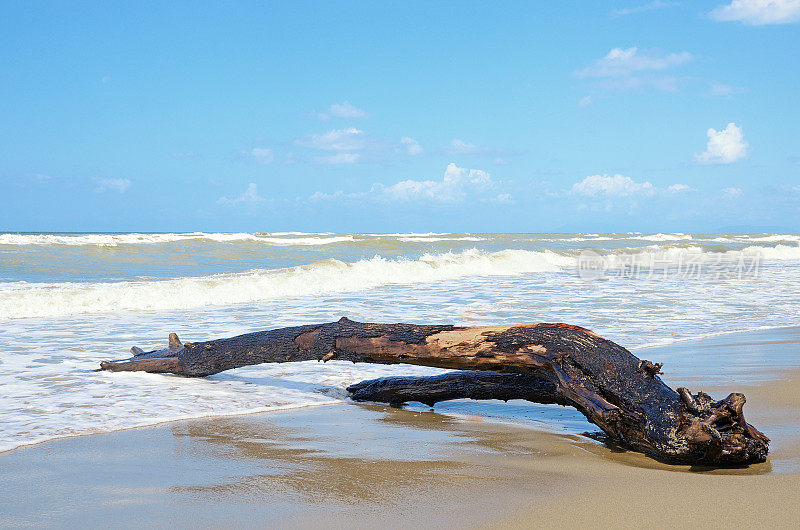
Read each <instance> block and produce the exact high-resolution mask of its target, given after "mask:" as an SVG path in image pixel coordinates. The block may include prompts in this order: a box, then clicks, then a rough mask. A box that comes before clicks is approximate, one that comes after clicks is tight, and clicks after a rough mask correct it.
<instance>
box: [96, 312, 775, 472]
mask: <svg viewBox="0 0 800 530" xmlns="http://www.w3.org/2000/svg"><path fill="white" fill-rule="evenodd" d="M132 351H133V353H134V356H133V357H132V358H130V359H126V360H122V361H109V362H103V363H101V364H100V366H101V369H102V370H109V371H147V372H159V373H173V374H179V375H184V376H189V377H202V376H206V375H211V374H215V373H218V372H222V371H224V370H230V369H232V368H238V367H240V366H247V365H253V364H261V363H270V362H293V361H306V360H321V361H327V360H330V359H340V360H348V361H353V362H369V363H383V364H394V363H407V364H416V365H422V366H434V367H440V368H453V369H457V370H489V371H494V372H506V373H509V372H510V373H512V374H509V375H503V374H501V375H500V376H499V377H497V376H482V375H480V374H477V375H472V376H466V375H463V374H462V375H460V376H459V375H449V378H448V376H440V377H441V378H440V379H439V380H437V379H436V378H433V379H428V380H426V382H423V383H421V384H420V385H418V388H415V389H413V392H409V385H408V384H407V383H406V384H405V390H403V389H402V387H403V385H397V384H396V382H395V383H391V382H390V383H386V382H384V383H383V384H381V383H380V382H374V381H372V382H366V383H361V384H358V385H354V386H353V387H351V389H352V391H353V393H354V396H356V397H357V398H359V399H372V400H376V401H385V402H390V403H399V402H403V401H407V400H411V399H413V400H419V401H422V402H428V403H431V402H435V401H441V400H442V399H452V398H455V397H477V398H480V399H484V398H491V397H498V398H500V399H511V398H513V397H519V398H522V399H527V400H529V401H535V402H544V403H560V404H565V405H571V406H574V407H575V408H577V409H578V410H579V411H581V412H582V413H583V414H584V415H585V416H586V418H587V419H588V420H589V421H591V422H592V423H594V424H596V425H597V426H598V427H600V428H601V429H602V430H603V431H604V432H605V433H606V434H608V435H609V436H610V437H611V438H613V439H614V440H616V441H618V442H619V443H621V444H623V445H625V446H627V447H630V448H631V449H633V450H636V451H640V452H643V453H645V454H647V455H649V456H651V457H653V458H656V459H658V460H662V461H666V462H673V463H681V462H682V463H702V464H710V465H731V464H746V463H752V462H762V461H764V460H765V459H766V455H767V451H768V442H769V439H768V438H767V437H766V436H764V435H763V434H762V433H760V432H759V431H758V430H756V429H755V428H753V427H752V426H751V425H749V424H748V423H747V422H746V421H745V419H744V415H743V413H742V406H743V405H744V402H745V398H744V395H742V394H731V395H729V396H728V397H727V398H725V399H723V400H721V401H714V400H713V399H711V398H710V397H709V396H707V395H706V394H703V393H702V392H700V393H698V394H697V395H694V396H693V395H692V394H690V393H689V391H688V390H686V389H678V391H677V392H676V391H674V390H672V389H671V388H669V387H668V386H667V385H666V384H664V383H663V382H662V381H661V379H660V378H659V377H658V376H657V374H658V373H660V372H659V369H660V367H661V365H658V364H653V363H651V362H649V361H641V360H639V359H638V358H637V357H635V356H634V355H633V354H631V353H630V352H629V351H628V350H626V349H625V348H623V347H621V346H619V345H617V344H615V343H613V342H611V341H609V340H606V339H604V338H602V337H600V336H598V335H596V334H595V333H593V332H591V331H589V330H586V329H583V328H580V327H578V326H571V325H568V324H519V325H506V326H489V327H473V328H466V327H455V326H450V325H441V326H423V325H412V324H366V323H360V322H353V321H351V320H348V319H346V318H343V319H341V320H339V321H338V322H332V323H328V324H319V325H307V326H297V327H290V328H282V329H274V330H270V331H262V332H258V333H250V334H247V335H240V336H238V337H233V338H229V339H221V340H212V341H207V342H195V343H186V344H181V343H180V341H179V340H178V337H177V336H176V335H175V334H172V335H170V342H169V347H168V348H167V349H165V350H156V351H152V352H147V353H145V352H143V351H142V350H140V349H138V348H134V349H133V350H132ZM514 374H518V376H519V377H520V378H519V379H518V378H517V377H518V376H517V375H514ZM418 381H419V380H418ZM412 382H414V381H413V380H412ZM393 384H394V387H393V386H392V385H393ZM426 385H427V387H426ZM401 390H402V391H401Z"/></svg>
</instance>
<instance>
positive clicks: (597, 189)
mask: <svg viewBox="0 0 800 530" xmlns="http://www.w3.org/2000/svg"><path fill="white" fill-rule="evenodd" d="M570 191H571V193H573V194H576V195H584V196H589V197H595V196H599V197H629V196H632V195H652V194H653V193H654V192H655V187H654V186H653V185H652V184H651V183H650V182H647V181H645V182H636V181H635V180H633V179H632V178H630V177H623V176H622V175H620V174H616V175H611V176H609V175H591V176H588V177H586V178H585V179H583V180H582V181H580V182H576V183H575V184H573V186H572V189H571V190H570Z"/></svg>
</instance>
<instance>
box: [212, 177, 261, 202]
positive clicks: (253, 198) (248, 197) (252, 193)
mask: <svg viewBox="0 0 800 530" xmlns="http://www.w3.org/2000/svg"><path fill="white" fill-rule="evenodd" d="M263 200H264V197H262V196H261V195H259V194H258V186H256V184H255V183H254V182H251V183H250V184H248V186H247V189H246V190H245V191H244V193H242V194H241V195H239V196H238V197H236V198H235V199H229V198H227V197H220V198H219V199H217V204H227V205H231V206H236V205H239V204H256V203H259V202H262V201H263Z"/></svg>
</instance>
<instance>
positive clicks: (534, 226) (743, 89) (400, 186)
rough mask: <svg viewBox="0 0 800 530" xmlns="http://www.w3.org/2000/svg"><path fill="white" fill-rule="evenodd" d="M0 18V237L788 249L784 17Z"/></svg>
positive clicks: (729, 13) (404, 7)
mask: <svg viewBox="0 0 800 530" xmlns="http://www.w3.org/2000/svg"><path fill="white" fill-rule="evenodd" d="M110 4H111V3H67V2H29V1H25V2H22V1H20V2H3V3H2V4H0V230H14V231H15V230H22V231H194V230H204V231H284V230H302V231H370V232H377V231H429V230H432V231H456V232H460V231H471V232H549V231H568V232H571V231H588V232H600V231H634V230H635V231H683V232H715V231H720V230H726V229H730V228H731V227H740V228H741V229H754V230H760V229H762V228H763V229H765V230H780V231H800V140H798V138H800V134H799V133H800V127H798V122H800V68H798V67H797V64H798V63H800V57H799V55H800V24H799V23H798V21H800V0H772V1H770V0H735V1H733V2H731V0H716V1H710V2H667V1H651V2H646V1H636V0H630V1H626V2H569V1H565V2H526V3H522V2H520V3H515V2H492V3H469V2H452V3H451V2H437V3H429V2H419V3H417V2H404V3H399V2H397V3H393V2H281V3H278V2H275V3H265V2H234V3H226V5H222V3H221V2H220V3H203V4H200V5H196V3H179V2H174V3H171V4H172V5H170V6H164V5H162V4H163V3H156V2H154V3H145V2H129V3H116V4H115V5H110Z"/></svg>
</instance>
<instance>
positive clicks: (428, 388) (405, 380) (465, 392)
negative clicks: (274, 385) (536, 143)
mask: <svg viewBox="0 0 800 530" xmlns="http://www.w3.org/2000/svg"><path fill="white" fill-rule="evenodd" d="M347 391H348V392H350V397H351V398H353V400H355V401H378V402H380V403H389V404H390V405H402V404H403V403H407V402H409V401H419V402H420V403H424V404H425V405H428V406H430V407H432V406H434V405H435V404H436V403H438V402H440V401H448V400H451V399H502V400H503V401H508V400H509V399H525V400H527V401H532V402H534V403H555V404H558V405H571V403H570V402H569V401H567V400H566V399H565V398H564V396H562V395H561V394H559V393H558V388H557V387H556V385H555V383H553V382H552V381H550V380H548V379H545V378H542V377H537V376H534V375H529V374H504V373H500V372H479V371H460V372H448V373H446V374H442V375H431V376H423V377H382V378H380V379H370V380H369V381H361V382H360V383H356V384H354V385H351V386H349V387H347Z"/></svg>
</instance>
